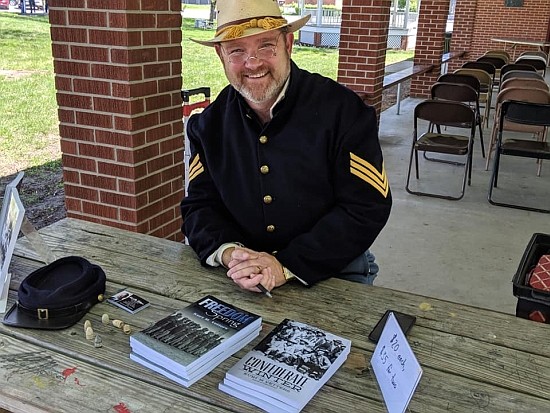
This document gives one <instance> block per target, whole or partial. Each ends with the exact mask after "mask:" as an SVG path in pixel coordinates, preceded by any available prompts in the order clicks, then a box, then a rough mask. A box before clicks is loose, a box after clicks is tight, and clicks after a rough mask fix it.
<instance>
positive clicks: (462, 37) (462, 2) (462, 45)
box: [448, 0, 504, 72]
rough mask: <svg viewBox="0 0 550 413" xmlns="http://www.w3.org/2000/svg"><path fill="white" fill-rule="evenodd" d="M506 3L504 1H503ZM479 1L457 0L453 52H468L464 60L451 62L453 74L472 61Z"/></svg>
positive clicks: (452, 43)
mask: <svg viewBox="0 0 550 413" xmlns="http://www.w3.org/2000/svg"><path fill="white" fill-rule="evenodd" d="M503 3H504V0H503ZM476 9H477V0H457V2H456V6H455V19H454V23H453V34H452V38H451V50H452V51H455V52H458V51H461V52H463V51H466V52H468V53H467V54H466V55H465V56H464V57H463V58H460V59H455V60H452V61H451V62H449V66H448V71H449V72H453V71H454V70H455V69H458V68H459V67H460V66H462V64H463V63H464V62H466V61H468V60H470V56H471V54H470V53H469V51H470V46H471V44H472V35H473V33H474V26H475V19H476Z"/></svg>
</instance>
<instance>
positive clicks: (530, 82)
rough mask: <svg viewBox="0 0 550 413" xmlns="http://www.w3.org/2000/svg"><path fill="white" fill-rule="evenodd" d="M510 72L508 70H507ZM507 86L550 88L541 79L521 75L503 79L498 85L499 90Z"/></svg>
mask: <svg viewBox="0 0 550 413" xmlns="http://www.w3.org/2000/svg"><path fill="white" fill-rule="evenodd" d="M508 73H510V72H508ZM507 87H524V88H529V89H543V90H550V85H548V83H546V82H545V81H544V80H541V79H529V78H523V77H512V78H510V79H507V80H505V81H504V82H503V83H502V85H501V86H500V88H501V90H504V89H506V88H507Z"/></svg>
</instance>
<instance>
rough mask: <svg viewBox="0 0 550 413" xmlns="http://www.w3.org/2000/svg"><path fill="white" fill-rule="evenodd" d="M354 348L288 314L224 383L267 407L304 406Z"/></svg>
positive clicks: (231, 390)
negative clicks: (288, 317) (292, 318)
mask: <svg viewBox="0 0 550 413" xmlns="http://www.w3.org/2000/svg"><path fill="white" fill-rule="evenodd" d="M350 348H351V341H350V340H347V339H345V338H342V337H339V336H336V335H334V334H331V333H329V332H327V331H324V330H321V329H319V328H316V327H313V326H310V325H308V324H304V323H300V322H297V321H293V320H288V319H285V320H284V321H283V322H282V323H280V324H279V325H278V326H276V327H275V328H274V329H273V331H271V332H270V333H269V334H268V335H267V336H266V337H265V338H264V339H263V340H262V341H261V342H260V343H259V344H258V345H256V346H255V347H254V348H253V349H252V350H251V351H250V352H248V354H246V355H245V356H244V357H243V358H242V359H241V360H239V361H238V362H237V363H236V364H235V365H234V366H233V367H231V369H230V370H229V371H228V372H227V373H226V375H225V378H224V380H223V382H222V383H220V384H219V388H220V390H222V391H224V392H226V393H228V394H231V395H233V396H235V397H238V398H240V399H242V400H244V401H246V402H248V403H251V404H253V405H255V406H258V407H260V408H262V409H264V410H265V411H267V412H299V411H300V410H302V409H303V408H304V406H305V405H306V404H307V403H308V402H309V401H310V400H311V398H312V397H313V396H314V395H315V393H317V391H318V390H319V389H320V388H321V387H322V386H323V385H324V384H325V383H326V382H327V380H328V379H329V378H330V377H331V376H332V375H333V374H334V373H335V372H336V370H338V368H339V367H340V366H341V365H342V364H343V363H344V361H345V360H346V358H347V356H348V354H349V352H350Z"/></svg>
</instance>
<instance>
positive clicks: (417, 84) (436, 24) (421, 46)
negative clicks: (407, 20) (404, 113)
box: [410, 0, 449, 98]
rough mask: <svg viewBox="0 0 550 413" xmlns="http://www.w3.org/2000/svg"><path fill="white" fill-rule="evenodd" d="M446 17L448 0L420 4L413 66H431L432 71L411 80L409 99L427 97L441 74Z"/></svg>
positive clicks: (426, 0) (429, 0)
mask: <svg viewBox="0 0 550 413" xmlns="http://www.w3.org/2000/svg"><path fill="white" fill-rule="evenodd" d="M448 15H449V0H422V1H421V2H420V11H419V16H418V29H417V34H416V46H415V53H414V64H415V65H433V66H434V69H433V70H432V71H431V72H426V73H424V74H421V75H418V76H415V77H413V78H412V79H411V88H410V96H411V97H418V98H427V97H429V96H430V87H431V86H432V85H433V84H434V83H435V81H436V80H437V78H438V77H439V75H440V74H441V58H442V56H443V50H444V48H445V29H446V25H447V16H448Z"/></svg>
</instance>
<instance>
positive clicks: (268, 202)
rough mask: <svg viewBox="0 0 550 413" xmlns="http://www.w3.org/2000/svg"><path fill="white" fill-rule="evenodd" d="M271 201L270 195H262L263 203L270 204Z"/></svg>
mask: <svg viewBox="0 0 550 413" xmlns="http://www.w3.org/2000/svg"><path fill="white" fill-rule="evenodd" d="M272 201H273V198H272V197H271V195H266V196H264V204H271V202H272Z"/></svg>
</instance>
